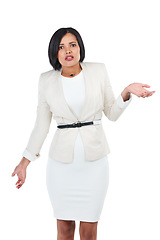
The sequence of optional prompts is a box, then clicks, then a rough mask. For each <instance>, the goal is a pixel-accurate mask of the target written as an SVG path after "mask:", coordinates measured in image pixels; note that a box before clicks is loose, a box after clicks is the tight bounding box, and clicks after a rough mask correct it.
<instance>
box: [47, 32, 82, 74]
mask: <svg viewBox="0 0 160 240" xmlns="http://www.w3.org/2000/svg"><path fill="white" fill-rule="evenodd" d="M66 33H72V34H73V35H75V37H76V38H77V41H78V44H79V47H80V60H79V62H83V60H84V58H85V48H84V43H83V40H82V38H81V36H80V34H79V32H78V31H77V30H76V29H74V28H71V27H68V28H60V29H58V30H57V31H56V32H55V33H54V34H53V36H52V37H51V39H50V42H49V47H48V57H49V62H50V64H51V65H52V67H53V68H54V69H55V70H60V69H61V67H62V66H61V64H60V62H59V61H58V57H57V55H58V49H59V44H60V41H61V39H62V37H63V36H64V35H65V34H66Z"/></svg>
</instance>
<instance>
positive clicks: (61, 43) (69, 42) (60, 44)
mask: <svg viewBox="0 0 160 240" xmlns="http://www.w3.org/2000/svg"><path fill="white" fill-rule="evenodd" d="M69 43H76V42H69ZM59 45H64V43H60V44H59Z"/></svg>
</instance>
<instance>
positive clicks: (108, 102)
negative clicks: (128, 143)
mask: <svg viewBox="0 0 160 240" xmlns="http://www.w3.org/2000/svg"><path fill="white" fill-rule="evenodd" d="M102 67H103V73H104V75H103V79H104V82H103V91H104V94H103V97H104V109H103V112H104V114H105V116H106V117H107V118H108V119H109V120H111V121H116V120H117V119H118V118H119V117H120V115H121V114H122V113H123V111H124V110H125V109H126V107H127V106H128V105H129V103H130V102H131V100H132V95H131V94H130V98H129V100H127V101H125V102H124V101H123V98H122V95H121V94H119V96H118V97H117V98H115V95H114V93H113V89H112V86H111V84H110V80H109V76H108V72H107V69H106V66H105V64H104V63H103V64H102Z"/></svg>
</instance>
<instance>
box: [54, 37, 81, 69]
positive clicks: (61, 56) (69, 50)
mask: <svg viewBox="0 0 160 240" xmlns="http://www.w3.org/2000/svg"><path fill="white" fill-rule="evenodd" d="M69 55H70V57H67V56H69ZM58 60H59V62H60V64H61V65H62V67H63V66H64V67H72V66H74V65H76V64H77V63H78V62H79V60H80V47H79V45H78V41H77V38H76V37H75V35H73V34H72V33H66V34H65V35H64V36H63V38H62V39H61V42H60V44H59V48H58Z"/></svg>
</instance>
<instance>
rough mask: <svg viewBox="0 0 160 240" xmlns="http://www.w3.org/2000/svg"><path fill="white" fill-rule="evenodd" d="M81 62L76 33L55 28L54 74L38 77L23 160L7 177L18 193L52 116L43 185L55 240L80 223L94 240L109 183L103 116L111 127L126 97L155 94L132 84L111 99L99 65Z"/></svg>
mask: <svg viewBox="0 0 160 240" xmlns="http://www.w3.org/2000/svg"><path fill="white" fill-rule="evenodd" d="M84 57H85V48H84V44H83V41H82V38H81V36H80V34H79V33H78V32H77V30H75V29H73V28H60V29H58V30H57V31H56V32H55V33H54V34H53V36H52V38H51V40H50V44H49V60H50V63H51V65H52V67H53V70H51V71H48V72H46V73H43V74H42V75H41V77H40V82H39V95H38V97H39V101H38V108H37V119H36V123H35V126H34V129H33V131H32V134H31V136H30V139H29V142H28V145H27V148H26V149H25V151H24V152H23V158H22V160H21V161H20V163H19V164H18V166H17V167H16V168H15V170H14V172H13V173H12V176H15V174H17V176H18V181H17V182H16V185H17V188H18V189H19V188H20V187H21V186H22V185H23V184H24V182H25V178H26V168H27V166H28V164H29V163H30V162H31V161H33V160H35V159H36V158H38V157H39V156H40V155H39V151H40V149H41V147H42V144H43V142H44V139H45V138H46V135H47V133H48V131H49V126H50V122H51V118H52V116H53V118H54V119H55V120H56V121H57V123H58V126H57V128H58V129H57V131H56V133H55V136H54V138H53V141H52V144H51V147H50V151H49V157H48V163H47V172H46V183H47V189H48V193H49V197H50V201H51V204H52V206H53V211H54V216H55V217H56V218H57V233H58V234H57V236H58V239H74V231H75V220H79V221H80V228H79V233H80V236H81V239H97V224H98V220H99V219H100V214H101V211H102V208H103V204H104V200H105V196H106V193H107V189H108V183H109V166H108V157H107V155H108V153H109V148H108V145H107V142H106V138H105V135H104V132H103V128H102V125H101V116H102V115H101V114H102V111H103V112H104V114H105V115H106V116H107V117H108V118H109V119H110V120H112V121H115V120H117V119H118V117H119V116H120V115H121V114H122V112H123V111H124V109H125V108H126V107H127V106H128V104H129V103H130V101H131V98H132V95H131V94H134V95H136V96H138V97H143V98H145V97H148V96H152V95H153V93H154V92H155V91H148V90H146V89H145V88H144V87H146V88H149V87H150V86H148V85H147V84H142V83H132V84H130V85H129V86H127V87H126V88H125V89H124V90H123V91H122V93H121V94H120V95H119V96H118V98H117V99H115V98H114V94H113V92H112V88H111V85H110V83H109V79H108V75H107V71H106V69H105V66H104V64H103V63H85V62H83V60H84ZM91 81H92V82H91ZM93 116H94V117H93ZM77 120H78V121H77ZM76 122H77V123H76ZM82 122H83V124H82ZM87 125H89V126H87ZM55 160H56V161H55Z"/></svg>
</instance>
